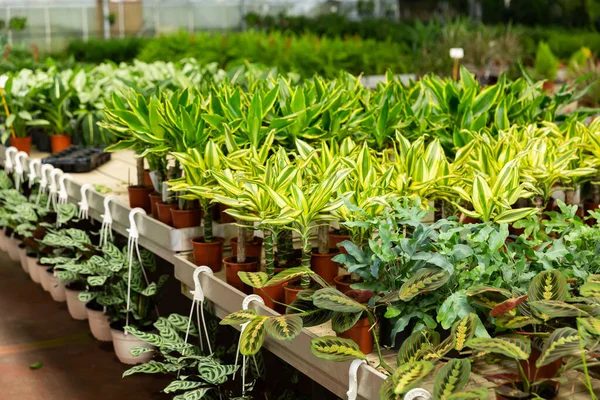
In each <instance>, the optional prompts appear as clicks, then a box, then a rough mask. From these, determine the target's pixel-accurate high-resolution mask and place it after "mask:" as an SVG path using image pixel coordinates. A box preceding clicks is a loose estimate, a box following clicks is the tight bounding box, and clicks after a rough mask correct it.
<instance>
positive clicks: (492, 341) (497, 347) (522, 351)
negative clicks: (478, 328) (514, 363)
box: [467, 336, 531, 360]
mask: <svg viewBox="0 0 600 400" xmlns="http://www.w3.org/2000/svg"><path fill="white" fill-rule="evenodd" d="M467 347H469V348H471V349H473V350H477V351H483V352H487V353H495V354H501V355H504V356H506V357H509V358H512V359H514V360H526V359H528V358H529V354H530V353H531V341H530V340H529V339H527V338H523V337H513V336H501V337H495V338H473V339H471V340H469V341H468V342H467Z"/></svg>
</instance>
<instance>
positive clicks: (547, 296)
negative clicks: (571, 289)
mask: <svg viewBox="0 0 600 400" xmlns="http://www.w3.org/2000/svg"><path fill="white" fill-rule="evenodd" d="M527 294H528V295H529V301H530V302H532V301H538V300H557V301H564V300H565V299H566V298H567V278H566V277H565V276H564V275H563V274H562V273H561V272H560V271H558V270H550V271H542V272H540V273H539V274H537V275H536V276H535V277H534V278H533V280H532V281H531V285H530V286H529V291H528V292H527Z"/></svg>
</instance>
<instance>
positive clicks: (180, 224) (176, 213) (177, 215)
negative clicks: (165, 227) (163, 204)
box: [171, 208, 202, 229]
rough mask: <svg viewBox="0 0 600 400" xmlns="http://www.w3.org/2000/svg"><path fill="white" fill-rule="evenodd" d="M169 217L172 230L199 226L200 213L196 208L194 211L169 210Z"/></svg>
mask: <svg viewBox="0 0 600 400" xmlns="http://www.w3.org/2000/svg"><path fill="white" fill-rule="evenodd" d="M171 217H172V218H173V228H175V229H183V228H193V227H196V226H200V220H201V219H202V211H200V210H199V209H197V208H196V209H194V210H176V209H171Z"/></svg>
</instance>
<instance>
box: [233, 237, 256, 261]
mask: <svg viewBox="0 0 600 400" xmlns="http://www.w3.org/2000/svg"><path fill="white" fill-rule="evenodd" d="M262 244H263V239H262V238H259V237H254V238H253V239H252V241H251V242H246V256H248V257H256V258H258V259H260V258H261V257H262ZM231 254H232V255H233V256H237V237H234V238H231Z"/></svg>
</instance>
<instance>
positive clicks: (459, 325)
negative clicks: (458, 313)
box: [452, 313, 479, 351]
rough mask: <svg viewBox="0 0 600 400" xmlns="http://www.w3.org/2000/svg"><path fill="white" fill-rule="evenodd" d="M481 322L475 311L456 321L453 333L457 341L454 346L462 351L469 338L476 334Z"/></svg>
mask: <svg viewBox="0 0 600 400" xmlns="http://www.w3.org/2000/svg"><path fill="white" fill-rule="evenodd" d="M478 322H479V317H478V316H477V314H475V313H469V314H468V315H467V316H466V317H464V318H462V319H461V320H459V321H456V322H455V323H454V325H453V326H452V334H453V335H454V337H455V339H456V342H455V344H454V348H455V349H456V350H458V351H461V350H462V349H463V348H464V347H465V345H466V343H467V341H468V340H470V339H471V338H472V337H473V336H475V329H476V328H477V324H478Z"/></svg>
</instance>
